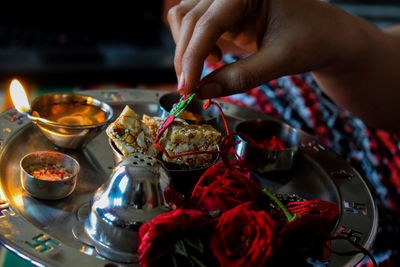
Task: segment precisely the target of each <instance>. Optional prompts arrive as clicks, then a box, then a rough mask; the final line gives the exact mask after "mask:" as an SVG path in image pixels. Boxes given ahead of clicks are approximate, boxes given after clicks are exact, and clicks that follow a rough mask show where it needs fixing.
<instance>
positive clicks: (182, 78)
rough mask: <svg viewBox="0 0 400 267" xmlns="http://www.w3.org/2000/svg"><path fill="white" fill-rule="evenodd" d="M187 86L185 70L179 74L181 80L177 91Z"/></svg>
mask: <svg viewBox="0 0 400 267" xmlns="http://www.w3.org/2000/svg"><path fill="white" fill-rule="evenodd" d="M185 86H186V81H185V74H184V73H183V72H181V75H180V76H179V80H178V88H177V91H178V92H180V91H182V90H183V88H185Z"/></svg>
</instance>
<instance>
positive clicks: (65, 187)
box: [20, 151, 80, 200]
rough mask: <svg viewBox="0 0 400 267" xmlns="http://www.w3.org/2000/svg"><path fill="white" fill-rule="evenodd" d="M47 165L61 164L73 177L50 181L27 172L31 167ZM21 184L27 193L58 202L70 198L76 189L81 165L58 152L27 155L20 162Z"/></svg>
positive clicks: (40, 152)
mask: <svg viewBox="0 0 400 267" xmlns="http://www.w3.org/2000/svg"><path fill="white" fill-rule="evenodd" d="M41 163H47V164H60V165H62V166H63V167H64V168H65V169H67V170H68V171H69V172H71V177H68V178H65V179H62V180H57V181H48V180H42V179H38V178H35V177H34V176H32V175H30V174H29V173H28V172H27V171H26V170H27V168H28V167H29V166H31V165H36V164H41ZM20 167H21V184H22V188H23V189H25V191H26V192H27V193H28V194H29V195H31V196H33V197H36V198H40V199H47V200H56V199H61V198H65V197H67V196H69V195H70V194H71V193H72V192H73V191H74V189H75V186H76V181H77V176H78V173H79V169H80V166H79V163H78V161H76V160H75V159H74V158H72V157H70V156H68V155H66V154H64V153H61V152H56V151H38V152H32V153H29V154H27V155H25V156H24V157H23V158H22V159H21V161H20Z"/></svg>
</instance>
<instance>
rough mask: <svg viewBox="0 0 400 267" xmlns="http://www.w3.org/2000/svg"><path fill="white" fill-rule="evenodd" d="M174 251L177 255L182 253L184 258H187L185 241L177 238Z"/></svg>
mask: <svg viewBox="0 0 400 267" xmlns="http://www.w3.org/2000/svg"><path fill="white" fill-rule="evenodd" d="M175 252H176V253H177V254H179V255H182V256H184V257H186V258H189V254H188V253H187V250H186V246H185V242H183V240H182V239H181V240H178V241H177V242H176V243H175Z"/></svg>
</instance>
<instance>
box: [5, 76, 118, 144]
mask: <svg viewBox="0 0 400 267" xmlns="http://www.w3.org/2000/svg"><path fill="white" fill-rule="evenodd" d="M10 94H11V98H12V101H13V104H14V107H15V108H16V109H17V110H18V111H19V112H20V113H22V114H24V115H26V116H27V117H28V118H30V119H31V120H32V122H34V123H35V124H36V125H37V126H38V127H39V129H40V130H41V131H42V132H43V134H44V135H45V136H46V137H47V138H48V139H49V140H50V141H52V142H53V143H54V144H55V145H57V146H59V147H62V148H71V149H76V148H79V147H82V146H85V145H86V144H87V143H88V142H89V141H90V140H92V139H93V138H94V137H95V136H97V135H98V134H99V133H100V132H101V131H102V130H103V129H104V127H105V126H106V124H107V123H108V122H109V121H110V120H111V118H112V116H113V110H112V108H111V107H110V106H109V105H108V104H107V103H105V102H102V101H100V100H98V99H95V98H93V97H90V96H85V95H80V94H74V93H50V94H44V95H41V96H39V97H37V98H36V99H34V101H33V103H32V106H31V105H30V104H29V101H28V98H27V96H26V93H25V90H24V88H23V87H22V85H21V84H20V83H19V82H18V80H13V81H12V82H11V85H10Z"/></svg>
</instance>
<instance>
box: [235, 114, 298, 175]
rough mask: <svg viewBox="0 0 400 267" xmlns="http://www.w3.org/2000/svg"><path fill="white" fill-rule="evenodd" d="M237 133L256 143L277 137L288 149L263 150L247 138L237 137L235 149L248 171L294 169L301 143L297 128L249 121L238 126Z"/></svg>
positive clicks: (270, 122)
mask: <svg viewBox="0 0 400 267" xmlns="http://www.w3.org/2000/svg"><path fill="white" fill-rule="evenodd" d="M236 133H239V134H240V133H242V134H244V135H245V136H248V137H250V138H251V139H253V140H255V141H261V140H271V139H272V138H273V137H274V136H275V137H277V138H279V139H280V140H282V141H283V143H284V145H285V147H286V148H285V149H272V150H269V149H263V148H260V147H257V146H254V145H252V144H251V143H250V142H248V140H246V137H245V136H236V140H235V141H236V145H235V146H234V149H235V151H236V153H237V155H238V157H239V161H240V162H242V163H244V164H245V165H246V167H247V168H248V169H256V170H257V171H259V172H268V171H275V170H289V169H290V168H292V166H293V162H294V159H295V155H296V153H297V150H298V145H299V142H300V137H299V134H298V132H297V130H296V129H295V128H293V127H291V126H289V125H287V124H285V123H282V122H279V121H275V120H248V121H244V122H241V123H239V124H238V125H237V126H236Z"/></svg>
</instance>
